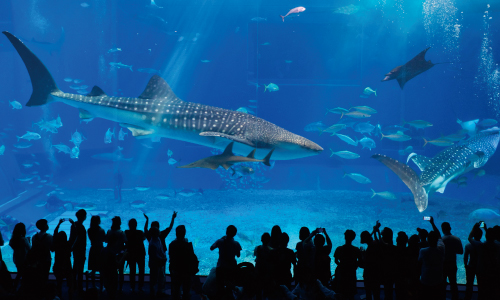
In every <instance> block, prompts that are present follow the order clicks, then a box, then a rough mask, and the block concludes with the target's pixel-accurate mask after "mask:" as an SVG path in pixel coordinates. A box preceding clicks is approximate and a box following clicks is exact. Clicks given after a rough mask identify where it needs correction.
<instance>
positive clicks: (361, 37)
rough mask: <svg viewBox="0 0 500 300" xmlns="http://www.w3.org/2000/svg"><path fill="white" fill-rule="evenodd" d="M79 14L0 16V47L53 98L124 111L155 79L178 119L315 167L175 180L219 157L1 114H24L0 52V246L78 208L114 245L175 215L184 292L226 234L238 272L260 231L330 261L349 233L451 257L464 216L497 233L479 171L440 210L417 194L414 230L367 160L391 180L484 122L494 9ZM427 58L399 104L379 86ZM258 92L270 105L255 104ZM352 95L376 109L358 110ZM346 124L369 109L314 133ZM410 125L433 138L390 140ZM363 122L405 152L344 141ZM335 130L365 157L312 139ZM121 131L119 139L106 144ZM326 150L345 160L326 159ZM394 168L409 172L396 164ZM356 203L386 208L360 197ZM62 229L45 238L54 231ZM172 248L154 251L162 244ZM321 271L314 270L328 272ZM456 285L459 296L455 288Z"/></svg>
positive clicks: (27, 111) (21, 83)
mask: <svg viewBox="0 0 500 300" xmlns="http://www.w3.org/2000/svg"><path fill="white" fill-rule="evenodd" d="M84 3H87V2H84ZM87 4H88V6H86V5H82V3H60V6H58V7H54V6H53V5H49V4H48V3H45V2H43V1H36V0H31V1H11V2H6V3H2V5H4V6H6V7H5V9H2V10H0V14H1V16H2V18H1V20H2V26H3V27H2V30H8V31H10V32H12V33H13V34H15V35H16V36H18V37H21V38H23V39H24V41H25V42H26V45H27V46H28V47H29V48H30V49H31V50H32V51H33V52H34V53H35V54H36V55H37V56H38V57H39V58H40V59H41V60H42V61H43V62H44V64H45V65H46V66H47V68H48V69H49V71H50V72H51V73H52V76H53V77H54V79H55V81H56V83H57V85H58V86H59V88H60V89H61V90H63V91H64V92H68V93H69V92H71V93H78V91H80V92H82V93H84V92H83V91H85V90H86V91H90V90H91V89H92V87H93V86H94V85H97V86H99V87H100V88H102V89H103V91H104V92H106V93H107V94H108V95H110V96H117V97H137V96H138V95H140V94H141V93H142V91H143V89H144V88H145V86H146V84H147V82H148V80H149V78H150V77H151V76H152V75H154V74H158V75H160V76H162V77H163V78H164V79H165V80H166V81H167V82H168V83H169V84H170V86H171V87H172V89H173V91H174V92H175V93H176V94H177V96H179V98H181V99H183V100H185V101H190V102H197V103H202V104H207V105H212V106H216V107H222V108H226V109H232V110H236V109H240V110H246V111H247V113H250V114H254V115H256V116H257V117H260V118H263V119H265V120H267V121H269V122H272V123H274V124H276V125H278V126H281V127H283V128H285V129H287V130H289V131H291V132H293V133H296V134H299V135H301V136H304V137H306V138H308V139H310V140H312V141H314V142H316V143H318V144H319V145H320V146H322V147H323V148H324V149H325V151H323V153H321V154H320V155H318V156H314V157H308V158H303V159H297V160H285V161H275V162H274V163H273V165H272V167H266V166H263V165H262V164H251V165H250V164H249V165H247V167H251V168H252V169H254V171H255V173H254V174H253V175H248V176H247V175H246V174H244V173H241V172H239V173H238V172H234V173H235V174H234V175H233V171H232V170H228V171H225V170H223V169H222V168H219V169H218V170H217V171H212V170H208V169H177V168H175V167H176V166H179V165H183V164H187V163H190V162H192V161H195V160H197V159H201V158H203V157H207V156H210V155H214V154H216V153H220V151H216V150H212V149H211V148H209V147H204V146H198V145H195V144H191V143H186V142H182V141H178V140H172V139H165V138H162V139H161V141H160V142H158V140H157V139H151V138H145V139H138V138H134V137H131V132H130V131H129V130H128V129H126V128H124V127H121V126H119V125H118V124H117V123H115V122H112V121H109V120H103V119H99V118H95V119H94V120H92V121H90V122H88V123H87V122H85V121H81V120H80V119H79V112H78V110H77V109H75V108H72V107H69V106H67V105H65V104H63V103H51V104H48V105H45V106H40V107H22V109H13V107H12V106H11V105H10V104H9V102H10V101H13V100H16V101H18V102H19V103H20V104H22V105H24V104H25V103H26V102H27V100H28V99H29V97H30V94H31V86H30V82H29V77H28V74H27V72H26V70H25V67H24V65H23V63H22V61H21V60H20V59H19V55H18V54H17V53H16V52H15V50H14V49H13V47H12V46H11V45H10V44H9V42H8V40H7V39H5V37H3V36H2V37H0V38H1V41H0V63H1V65H2V66H3V68H2V70H4V71H2V72H0V80H1V82H2V85H1V86H0V89H1V91H2V95H3V96H2V99H0V100H1V101H3V103H1V105H2V107H3V108H4V109H2V110H0V115H1V118H2V122H1V124H2V126H1V127H2V128H1V130H2V136H1V137H0V138H1V144H2V145H5V152H4V154H3V156H0V166H1V167H2V172H1V176H2V179H0V184H1V187H2V188H1V192H0V201H1V202H0V205H1V206H0V216H2V220H3V221H2V222H3V223H1V224H0V225H2V226H1V227H0V229H1V230H2V234H3V236H4V238H5V240H6V241H8V240H9V238H10V231H11V230H12V228H13V225H14V224H15V223H16V222H18V221H22V222H24V223H25V224H26V226H27V227H28V228H29V230H28V231H29V235H33V234H34V233H35V232H36V229H35V228H34V222H35V221H36V220H37V219H39V218H43V217H45V218H47V219H48V221H49V222H50V229H49V232H51V231H52V230H53V228H54V225H55V224H56V223H57V221H58V220H59V218H61V217H64V218H68V217H72V215H73V218H74V212H75V211H76V210H77V209H78V208H80V207H82V208H85V209H87V210H88V217H87V221H86V223H85V224H86V226H88V224H89V220H90V216H91V215H96V214H97V215H100V216H101V219H102V227H103V228H104V229H105V230H107V229H109V228H110V224H111V221H110V219H111V218H112V217H114V216H115V215H118V216H121V217H122V223H123V224H122V226H121V228H122V229H127V228H128V226H127V223H128V220H129V219H130V218H136V219H137V220H138V223H139V226H138V227H139V229H141V228H142V227H143V226H144V222H145V219H144V216H143V212H145V213H146V214H147V215H148V216H149V218H150V222H151V221H153V220H158V221H159V222H160V227H161V228H162V229H164V228H166V227H167V226H168V224H169V223H170V218H171V214H172V212H173V211H174V210H175V211H178V212H179V215H178V217H177V219H176V221H175V225H174V226H177V225H180V224H182V225H185V226H186V228H187V237H188V239H189V240H190V241H192V242H193V244H194V245H195V251H196V253H197V254H198V257H199V259H200V274H208V272H209V270H210V268H211V267H213V266H215V264H216V260H217V251H213V252H212V251H210V250H209V247H210V245H211V244H212V243H213V242H214V241H215V240H216V239H217V238H219V237H221V236H223V235H224V233H225V228H226V226H227V225H229V224H234V225H236V226H237V228H238V236H237V240H238V241H239V242H240V243H241V244H242V247H243V249H244V250H243V252H242V255H241V257H240V258H239V259H238V262H241V261H253V260H254V257H253V249H254V247H255V246H256V245H258V244H260V236H261V234H262V233H263V232H270V231H271V228H272V226H273V225H276V224H278V225H280V226H281V228H282V230H283V231H285V232H287V233H288V234H289V235H290V243H289V247H290V248H294V247H295V244H296V243H297V242H298V241H299V239H298V232H299V229H300V227H302V226H307V227H308V228H310V229H311V230H312V229H314V228H316V227H324V228H326V230H327V232H328V234H329V235H330V237H331V239H332V242H333V247H334V249H335V248H336V247H337V246H340V245H342V244H343V238H344V237H343V233H344V231H345V230H346V229H353V230H355V232H356V233H357V236H358V237H357V238H356V240H355V242H354V244H355V245H356V246H360V243H359V234H360V233H361V232H362V231H363V230H369V231H370V230H371V228H372V226H373V225H374V223H375V221H376V220H380V221H381V222H382V226H384V227H385V226H387V227H390V228H392V229H393V231H394V233H395V237H396V234H397V232H399V231H405V232H407V233H408V234H409V235H411V234H415V233H416V228H417V227H420V228H426V229H427V230H430V229H431V228H430V226H429V224H428V223H426V222H424V221H423V220H422V217H423V216H425V215H432V216H434V217H435V218H436V220H437V224H438V225H439V224H440V223H441V222H444V221H448V222H450V223H451V226H452V233H453V234H455V235H457V236H459V237H460V238H461V240H462V242H463V243H464V244H465V243H466V239H467V236H468V234H469V231H470V228H471V227H472V224H473V222H474V221H478V220H477V218H479V217H481V218H482V217H488V215H484V214H482V215H481V213H484V212H485V211H476V210H477V209H491V210H492V212H493V213H491V214H490V215H489V216H491V217H492V219H491V222H489V221H490V220H485V221H487V223H488V222H489V223H494V222H498V220H497V219H495V214H497V213H498V209H497V207H498V203H497V201H498V199H496V198H497V197H498V184H499V182H498V167H497V166H498V158H497V157H498V156H497V155H493V156H492V157H491V158H489V160H488V162H487V164H486V165H485V166H484V167H483V168H481V169H478V170H473V171H471V172H469V173H468V174H467V175H466V177H467V179H459V180H457V181H456V182H450V183H448V185H447V187H446V189H445V191H444V193H443V194H440V193H435V194H432V195H431V196H430V197H429V206H428V208H427V209H426V210H425V211H424V212H423V213H419V212H418V210H417V209H416V206H415V204H414V202H413V196H412V194H411V193H410V192H409V190H408V188H407V187H406V186H405V185H404V184H403V183H402V182H401V180H400V179H399V178H398V177H397V176H396V175H395V174H394V173H393V172H392V171H391V170H389V169H388V168H386V167H385V166H383V165H382V164H380V163H379V162H377V161H376V160H374V159H372V158H371V156H372V155H373V154H375V153H380V154H383V155H387V156H390V157H392V158H396V159H398V160H400V161H401V162H404V163H405V162H406V159H407V157H408V155H409V154H410V153H412V152H415V153H416V154H418V155H425V156H427V157H434V156H436V155H437V154H438V153H439V151H441V150H443V149H444V148H442V147H439V146H436V145H435V144H436V143H434V144H427V145H425V146H424V139H426V140H428V141H430V140H434V139H439V137H440V136H446V135H450V134H453V133H456V132H457V131H458V130H460V129H461V128H462V127H461V126H460V125H459V124H458V123H457V119H460V120H462V121H469V120H475V119H480V120H484V119H496V118H498V101H499V97H498V89H497V87H498V76H497V75H498V71H497V68H498V67H497V65H496V63H495V62H496V61H498V57H497V56H498V55H497V53H498V50H497V49H496V48H497V47H496V44H497V43H495V41H496V39H497V37H496V36H495V32H494V31H493V30H492V28H495V25H498V22H497V21H496V18H495V16H497V15H498V8H495V7H491V8H489V7H487V6H486V3H476V4H475V5H471V4H469V3H461V2H459V1H444V0H443V1H438V0H435V1H367V2H365V3H359V4H357V3H354V4H353V3H348V2H345V3H327V2H324V1H317V2H315V3H311V4H310V5H309V6H306V11H305V12H302V13H300V14H299V15H297V14H292V15H290V16H288V17H286V18H285V21H284V22H283V21H282V19H281V18H280V17H279V15H280V14H282V15H285V14H286V13H287V12H288V11H289V10H290V9H291V8H293V7H290V4H289V3H287V2H277V3H272V4H269V3H266V2H253V3H247V2H243V1H240V2H238V1H236V2H235V1H231V2H229V1H201V2H199V1H196V2H195V1H193V2H190V1H182V2H181V1H176V2H173V3H166V2H161V1H157V4H158V6H160V7H164V8H163V9H161V8H151V7H146V6H147V4H148V1H145V2H140V1H138V2H134V3H122V2H117V1H94V2H90V1H89V2H88V3H87ZM26 8H28V9H26ZM167 8H168V9H167ZM485 11H488V12H487V13H486V12H485ZM429 46H430V47H431V49H430V50H429V51H428V53H427V54H426V58H427V59H431V60H432V61H433V62H435V63H436V62H453V64H439V65H436V66H434V67H433V68H431V69H430V70H428V71H426V72H424V73H422V74H420V75H418V76H417V77H415V78H414V79H412V80H411V81H409V82H408V83H407V85H406V86H405V87H404V89H401V88H400V87H399V86H398V84H397V82H396V81H389V82H380V80H381V79H383V78H384V75H385V74H387V73H388V72H389V71H390V70H391V69H393V68H394V67H396V66H398V65H401V64H403V63H405V62H407V61H409V60H410V59H411V58H413V57H414V56H415V55H417V54H418V53H419V52H421V51H422V50H424V49H425V48H427V47H429ZM110 63H121V64H122V65H116V64H115V66H114V67H113V66H112V65H110ZM124 65H125V66H124ZM129 66H130V67H129ZM67 79H72V80H71V82H69V81H68V80H67ZM75 80H76V81H75ZM80 80H83V82H80ZM271 83H273V84H275V85H276V86H278V87H279V90H277V91H272V89H273V86H269V84H271ZM82 86H87V87H86V88H82ZM266 86H267V87H266ZM366 87H370V88H372V89H373V90H376V93H377V94H376V95H375V94H374V93H373V94H372V93H370V92H369V91H368V92H367V93H364V90H365V88H366ZM75 88H78V89H75ZM360 96H362V97H360ZM354 106H370V107H372V108H374V109H376V110H377V113H376V114H373V115H372V116H371V117H370V118H367V119H353V118H349V117H348V116H342V115H341V114H335V113H332V112H329V113H327V114H326V115H325V113H326V112H327V109H333V108H336V107H342V108H345V109H350V108H351V107H354ZM58 116H60V117H61V121H62V124H63V126H62V127H59V128H57V132H50V131H49V132H47V131H45V130H42V129H41V128H40V126H39V125H36V124H34V125H33V123H38V122H40V121H41V120H45V121H49V122H50V121H52V120H57V117H58ZM413 120H425V121H427V122H430V123H432V124H433V126H432V127H429V128H426V129H417V128H415V127H412V126H410V125H408V124H404V121H413ZM367 121H369V122H370V124H371V125H373V126H376V125H378V124H380V126H381V128H382V131H383V132H384V134H385V135H387V134H391V132H392V134H397V131H398V128H397V127H392V128H391V127H390V126H404V127H405V129H402V128H399V130H405V131H404V133H405V134H407V135H409V136H411V140H409V141H404V142H398V141H394V140H391V139H388V138H387V137H385V138H383V139H381V136H380V135H377V134H376V133H375V132H374V131H373V132H371V133H364V134H363V133H360V132H359V131H363V129H362V127H363V126H362V125H359V124H363V123H365V122H367ZM338 122H348V123H351V124H347V125H351V126H352V127H351V126H349V127H348V128H346V129H343V130H342V131H340V132H339V133H340V134H343V135H346V136H349V137H351V138H352V139H353V140H354V143H355V144H356V141H360V140H361V139H362V138H363V137H364V136H366V138H371V139H373V141H374V142H375V145H376V147H375V148H372V149H371V150H370V149H368V148H367V147H363V146H362V145H361V144H358V145H357V146H353V145H349V144H347V143H346V142H345V141H343V140H341V139H340V138H339V136H331V135H330V134H329V133H322V134H320V130H322V129H325V128H326V127H329V126H331V125H333V124H335V123H338ZM354 122H355V123H354ZM365 127H366V126H365ZM108 128H109V131H110V132H114V136H112V137H111V143H106V142H105V136H106V133H107V131H108ZM368 128H370V127H369V126H368ZM121 130H123V131H122V132H124V133H128V135H126V136H124V139H123V140H120V139H119V137H120V131H121ZM26 131H33V132H37V133H39V134H40V135H41V139H40V140H33V141H27V142H22V140H21V141H20V142H18V141H17V138H16V136H21V135H23V134H24V133H25V132H26ZM75 132H79V133H81V134H82V136H83V141H82V143H81V145H80V147H79V151H80V153H79V155H78V156H79V157H78V159H77V158H71V156H70V153H64V151H65V150H66V148H64V147H61V149H65V150H61V151H62V152H61V151H59V150H58V149H57V148H56V147H54V145H61V144H62V145H66V146H68V147H69V149H70V151H71V149H73V148H74V139H73V134H74V133H75ZM467 138H468V137H467ZM70 139H72V140H73V142H72V141H69V140H70ZM28 144H31V146H29V147H28V146H27V145H28ZM0 146H1V145H0ZM408 147H412V149H411V150H410V148H408ZM330 149H331V150H332V151H334V152H337V151H350V152H353V153H356V154H358V155H359V156H360V157H359V158H356V159H346V158H342V157H340V156H338V155H332V156H331V157H330V154H331V152H330ZM169 151H171V152H169ZM339 154H340V153H339ZM74 155H75V154H74V153H73V156H74ZM172 159H173V160H172ZM174 160H175V161H174ZM440 163H441V164H444V163H446V161H442V162H440ZM408 165H409V166H410V167H411V168H413V169H414V170H417V167H416V166H415V164H413V163H412V162H411V161H410V162H409V163H408ZM480 170H484V172H485V173H482V171H480ZM237 171H239V170H237ZM35 172H37V173H35ZM118 173H119V174H121V176H122V177H123V188H122V196H123V201H122V203H117V200H115V196H114V185H115V181H116V180H115V174H118ZM349 173H356V174H361V175H363V176H365V177H366V178H369V179H370V181H371V183H367V184H362V183H359V182H357V181H355V180H353V178H351V177H349V176H345V175H346V174H349ZM484 174H485V175H484ZM353 176H355V175H353ZM31 177H32V178H31ZM462 178H464V177H462ZM19 179H22V180H24V181H20V180H19ZM28 179H29V180H28ZM183 189H189V190H183ZM199 189H202V190H203V192H201V191H200V190H199ZM372 190H373V191H374V192H376V193H380V192H390V193H392V194H388V193H386V194H375V195H374V194H373V193H374V192H372ZM48 194H51V195H50V196H52V197H51V198H50V200H48V199H49V197H48ZM384 195H385V196H386V197H385V198H383V197H381V196H384ZM391 195H394V196H395V199H391V198H392V196H391ZM54 197H57V200H56V199H55V198H54ZM387 198H389V199H387ZM474 212H475V213H474ZM477 214H479V216H477ZM4 223H5V224H4ZM66 224H67V222H66V223H64V225H63V228H62V229H63V230H69V226H68V225H66ZM488 225H490V224H488ZM68 233H69V231H68ZM174 237H175V235H174V232H172V233H170V235H169V236H168V238H167V244H168V243H169V242H170V241H172V240H173V239H174ZM395 237H394V239H395ZM145 245H146V247H147V242H146V243H145ZM89 247H90V243H89ZM2 253H3V258H4V260H5V261H6V263H7V264H8V266H9V270H15V266H14V265H13V264H12V253H11V250H10V248H9V247H8V246H4V247H2ZM460 258H461V257H459V260H458V263H459V266H461V265H462V260H461V259H460ZM335 266H336V265H335V264H334V262H333V260H332V265H331V268H332V271H333V270H334V269H335ZM460 270H462V271H460V272H459V281H460V282H464V281H465V277H464V274H463V268H460ZM361 273H362V270H359V271H358V278H359V279H361V278H362V276H361Z"/></svg>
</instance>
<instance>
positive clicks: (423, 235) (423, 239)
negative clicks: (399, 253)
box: [417, 228, 429, 249]
mask: <svg viewBox="0 0 500 300" xmlns="http://www.w3.org/2000/svg"><path fill="white" fill-rule="evenodd" d="M417 232H418V237H419V239H420V243H419V244H418V245H419V247H420V249H422V248H427V247H429V243H428V242H427V236H429V232H428V231H427V229H423V228H417Z"/></svg>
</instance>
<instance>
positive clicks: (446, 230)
mask: <svg viewBox="0 0 500 300" xmlns="http://www.w3.org/2000/svg"><path fill="white" fill-rule="evenodd" d="M441 230H442V231H443V243H444V246H445V247H444V269H443V272H444V280H445V288H446V278H448V281H449V282H450V290H451V300H458V286H457V254H463V253H464V248H463V246H462V241H461V240H460V239H459V238H458V237H456V236H454V235H452V234H451V226H450V223H448V222H443V223H442V224H441Z"/></svg>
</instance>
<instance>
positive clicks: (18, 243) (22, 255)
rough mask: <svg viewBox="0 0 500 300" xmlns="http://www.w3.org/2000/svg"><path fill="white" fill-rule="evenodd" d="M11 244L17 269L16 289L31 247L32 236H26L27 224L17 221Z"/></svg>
mask: <svg viewBox="0 0 500 300" xmlns="http://www.w3.org/2000/svg"><path fill="white" fill-rule="evenodd" d="M9 246H10V247H11V248H12V251H13V252H14V254H13V256H12V258H13V260H14V264H15V265H16V269H17V275H16V279H15V281H14V289H15V290H16V289H17V285H18V283H19V280H20V279H21V277H22V276H23V272H24V269H25V267H26V254H28V251H29V250H30V249H31V244H30V238H29V237H26V226H25V225H24V223H17V224H16V226H14V230H13V231H12V237H11V238H10V241H9ZM0 255H1V254H0Z"/></svg>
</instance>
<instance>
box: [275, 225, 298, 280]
mask: <svg viewBox="0 0 500 300" xmlns="http://www.w3.org/2000/svg"><path fill="white" fill-rule="evenodd" d="M271 238H272V237H271ZM289 241H290V237H289V236H288V234H287V233H286V232H283V233H282V234H281V239H280V245H279V246H278V248H276V249H275V256H276V262H275V270H274V272H275V273H274V274H275V275H274V281H275V282H276V284H278V285H285V286H286V287H288V289H291V287H292V280H293V278H292V272H291V271H290V268H291V267H292V266H293V267H295V266H296V265H297V257H296V256H295V252H293V250H292V249H289V248H288V242H289Z"/></svg>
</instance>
